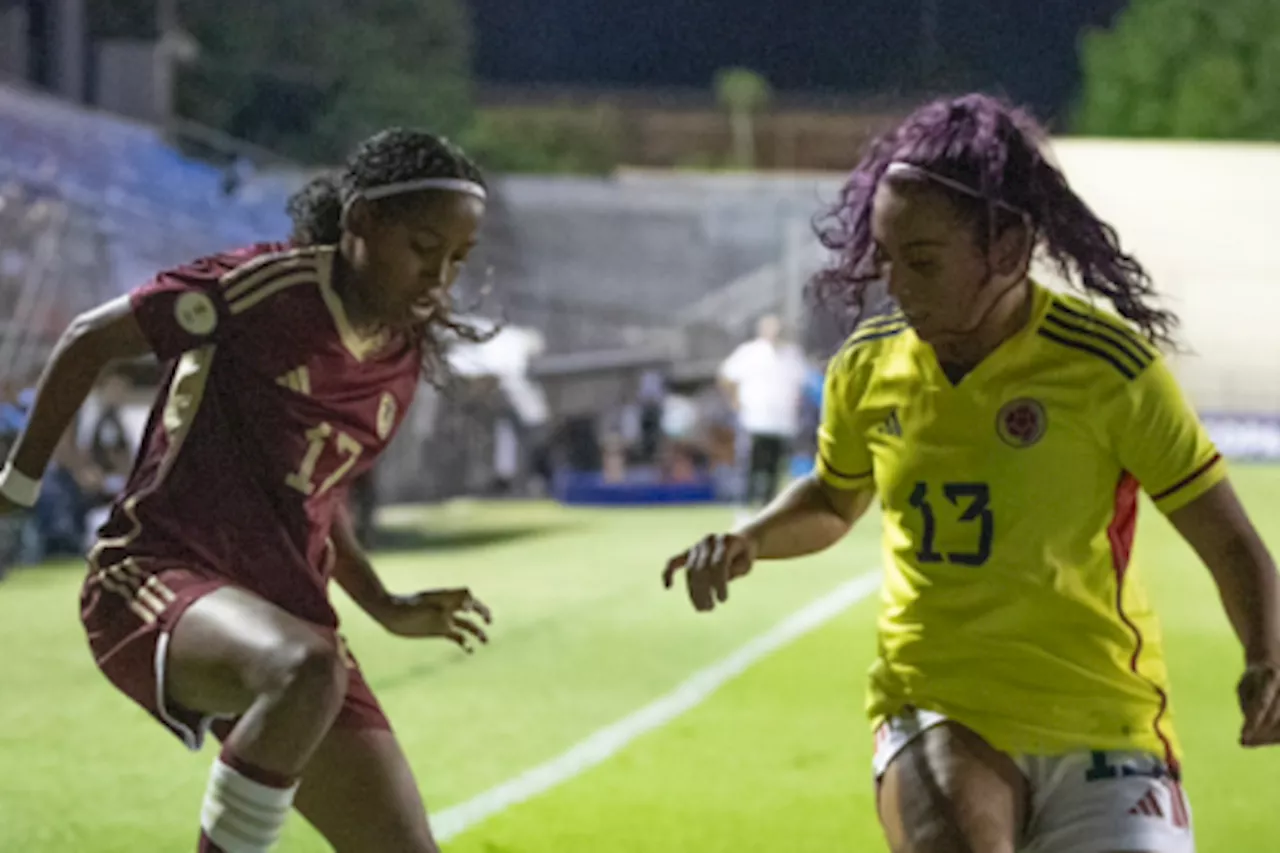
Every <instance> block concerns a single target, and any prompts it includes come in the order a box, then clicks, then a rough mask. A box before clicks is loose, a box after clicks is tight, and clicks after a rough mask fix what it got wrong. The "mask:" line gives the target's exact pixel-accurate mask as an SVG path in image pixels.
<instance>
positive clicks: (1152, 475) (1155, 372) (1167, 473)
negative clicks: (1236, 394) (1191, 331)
mask: <svg viewBox="0 0 1280 853" xmlns="http://www.w3.org/2000/svg"><path fill="white" fill-rule="evenodd" d="M1110 421H1111V432H1112V440H1113V442H1114V444H1115V448H1116V452H1117V455H1118V456H1119V459H1120V464H1121V465H1122V466H1123V467H1124V469H1125V470H1126V471H1128V472H1129V473H1131V474H1133V476H1135V477H1137V478H1138V482H1139V483H1141V484H1142V488H1143V490H1144V491H1145V492H1146V493H1147V494H1148V495H1150V496H1151V499H1152V500H1153V501H1154V502H1155V504H1156V506H1157V507H1159V509H1160V511H1161V512H1163V513H1166V514H1167V513H1170V512H1173V511H1174V510H1177V509H1181V508H1182V507H1184V506H1186V505H1187V504H1189V503H1191V502H1192V501H1193V500H1195V499H1196V498H1198V497H1200V496H1201V495H1203V494H1204V493H1205V492H1207V491H1209V489H1211V488H1213V487H1214V486H1216V485H1217V484H1218V483H1220V482H1222V480H1223V479H1225V478H1226V476H1227V470H1226V464H1225V463H1224V462H1223V460H1222V455H1221V454H1220V453H1218V449H1217V447H1215V446H1214V444H1213V442H1212V441H1211V440H1210V439H1209V434H1208V432H1206V430H1205V428H1204V426H1203V425H1202V424H1201V423H1200V419H1199V418H1198V417H1197V416H1196V413H1195V411H1194V410H1193V409H1192V408H1191V405H1190V403H1188V402H1187V399H1186V397H1185V396H1183V393H1182V389H1181V388H1180V387H1179V386H1178V382H1177V380H1176V379H1174V377H1173V372H1172V371H1171V370H1170V369H1169V366H1168V364H1167V363H1166V362H1165V360H1164V359H1163V358H1160V357H1157V358H1156V359H1155V361H1153V362H1152V363H1151V365H1150V366H1149V367H1148V368H1147V369H1146V370H1144V371H1143V372H1142V373H1141V374H1140V375H1139V376H1138V377H1137V378H1136V379H1134V380H1133V381H1132V382H1130V383H1128V385H1127V386H1126V387H1125V389H1124V390H1123V391H1121V392H1120V393H1119V395H1118V397H1117V400H1116V404H1115V409H1114V411H1113V416H1112V417H1111V419H1110Z"/></svg>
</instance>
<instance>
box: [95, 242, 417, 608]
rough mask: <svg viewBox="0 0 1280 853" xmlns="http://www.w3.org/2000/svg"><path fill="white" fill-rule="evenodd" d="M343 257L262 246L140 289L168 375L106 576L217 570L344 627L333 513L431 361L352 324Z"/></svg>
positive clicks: (104, 553) (110, 525)
mask: <svg viewBox="0 0 1280 853" xmlns="http://www.w3.org/2000/svg"><path fill="white" fill-rule="evenodd" d="M334 258H335V253H334V251H333V250H332V249H329V248H308V249H292V248H290V247H289V246H287V245H282V244H267V245H258V246H254V247H252V248H248V249H243V250H239V251H235V252H229V253H226V254H221V255H215V256H212V257H208V258H202V259H200V260H198V261H196V262H194V263H193V264H191V265H190V266H186V267H181V268H179V269H175V270H170V271H168V272H164V273H161V274H160V275H158V276H156V278H155V279H153V280H152V281H150V282H148V283H147V284H145V285H143V286H142V287H140V288H138V289H137V290H136V291H134V292H133V294H132V295H131V300H132V304H133V310H134V314H135V316H136V317H137V321H138V324H139V325H140V326H141V328H142V330H143V332H144V334H145V335H146V336H147V339H148V340H149V341H150V343H151V346H152V348H153V349H154V350H155V353H156V355H157V357H158V358H159V359H160V360H161V361H162V362H165V363H167V365H168V369H167V379H166V383H165V386H164V387H163V388H162V390H161V393H160V395H159V397H158V399H157V401H156V404H155V407H154V408H153V410H152V412H151V418H150V421H149V423H148V425H147V432H146V436H145V439H144V441H143V444H142V448H141V450H140V452H139V458H138V463H137V465H136V467H135V469H134V472H133V475H132V477H131V478H130V481H129V484H128V487H127V488H126V490H125V492H124V494H123V495H122V496H121V498H120V499H119V500H118V501H117V502H116V505H115V507H114V508H113V511H112V514H111V517H110V520H109V521H108V522H107V524H106V525H105V526H104V527H103V529H102V531H101V534H100V541H99V545H98V546H97V548H96V549H95V554H94V559H93V562H94V563H95V564H96V565H98V566H100V567H105V566H112V565H120V564H122V563H126V562H129V561H132V564H133V565H135V566H137V567H138V568H140V569H142V570H143V571H145V572H150V571H158V570H161V569H164V568H168V567H175V566H179V567H187V568H192V569H196V570H199V571H204V572H211V573H214V574H216V575H220V576H224V577H227V578H229V579H231V580H232V581H234V582H235V583H237V584H240V585H241V586H243V587H245V588H247V589H249V590H252V591H254V592H256V593H258V594H260V595H262V596H263V597H265V598H266V599H268V600H270V601H272V602H274V603H276V604H278V605H280V606H281V607H283V608H284V609H286V610H288V611H289V612H291V613H293V614H295V615H297V616H299V617H301V618H304V619H307V620H309V621H312V622H316V623H319V624H322V625H336V624H337V618H336V616H335V614H334V612H333V609H332V608H331V607H330V605H329V599H328V595H327V592H326V584H327V579H328V578H327V575H328V570H329V565H330V562H331V556H332V555H331V554H330V552H329V549H330V547H331V545H330V544H329V532H330V527H331V525H332V523H333V519H334V513H335V510H336V509H337V507H338V506H339V504H340V502H341V501H342V500H343V499H344V496H345V492H346V488H347V486H348V484H349V483H350V482H351V481H352V480H353V479H354V478H355V477H358V476H359V475H361V474H363V473H364V472H365V471H367V470H368V469H369V468H370V467H371V466H372V465H373V463H374V460H375V459H376V458H377V456H378V454H379V453H380V452H381V451H382V450H383V449H384V448H385V447H386V446H387V443H388V442H389V441H390V440H391V437H392V435H393V434H394V432H395V430H396V428H397V427H398V426H399V424H400V422H401V420H402V418H403V416H404V413H405V412H406V411H407V410H408V407H409V405H410V403H411V402H412V400H413V396H414V392H415V389H416V387H417V384H418V379H419V373H420V368H419V365H420V352H419V350H418V347H417V345H416V344H415V343H414V342H413V341H411V340H409V339H407V338H403V337H392V336H388V335H384V336H382V337H381V338H369V337H362V336H361V335H360V334H359V333H357V332H356V330H355V329H353V328H352V326H351V324H350V322H349V321H348V320H347V317H346V314H345V312H344V311H343V308H342V303H341V302H340V300H339V299H338V297H337V295H336V294H335V292H334V289H333V281H332V271H333V265H334Z"/></svg>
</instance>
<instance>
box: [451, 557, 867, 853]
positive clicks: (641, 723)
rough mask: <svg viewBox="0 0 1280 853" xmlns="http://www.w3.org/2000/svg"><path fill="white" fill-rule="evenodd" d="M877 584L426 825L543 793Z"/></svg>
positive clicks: (460, 820) (856, 583)
mask: <svg viewBox="0 0 1280 853" xmlns="http://www.w3.org/2000/svg"><path fill="white" fill-rule="evenodd" d="M879 588H880V573H879V572H872V573H869V574H865V575H860V576H859V577H856V578H854V579H853V580H851V581H848V582H846V583H844V584H842V585H840V586H839V587H837V588H836V589H834V590H833V591H831V592H829V593H827V594H826V595H824V596H823V597H822V598H819V599H818V600H817V601H814V602H813V603H812V604H809V605H808V606H806V607H804V608H803V609H801V610H799V611H797V612H796V613H793V614H792V615H791V616H789V617H787V618H786V619H784V620H783V621H782V622H780V623H779V624H778V625H776V626H775V627H774V628H772V629H771V630H769V631H768V632H766V633H764V634H762V635H760V636H759V637H756V638H755V639H754V640H752V641H751V642H749V643H747V644H746V645H745V646H743V647H742V648H740V649H738V650H737V651H736V652H734V653H733V654H731V655H729V656H728V657H727V658H725V659H723V660H721V661H719V662H717V663H714V664H712V665H711V666H708V667H707V668H705V669H702V670H699V671H698V672H695V673H694V674H693V675H692V676H690V677H689V679H688V680H686V681H685V682H684V683H683V684H681V685H679V686H678V687H676V689H675V690H672V691H671V692H670V693H668V694H667V695H665V696H663V697H661V698H659V699H657V700H655V701H653V702H651V703H650V704H648V705H646V706H645V707H643V708H641V709H640V710H638V711H636V712H634V713H632V714H630V715H628V716H626V717H624V718H623V719H621V720H619V721H618V722H616V723H613V724H612V725H608V726H605V727H604V728H602V729H599V730H597V731H596V732H595V733H593V734H591V735H590V736H588V737H587V739H586V740H583V741H580V742H578V743H577V744H575V745H574V746H572V747H570V748H569V750H568V751H567V752H564V753H561V754H560V755H559V756H557V757H555V758H553V759H551V760H550V761H547V762H545V763H543V764H539V765H538V766H537V767H533V768H530V769H529V770H526V771H524V772H523V773H521V774H520V775H519V776H516V777H514V778H512V779H508V780H507V781H506V782H503V783H502V784H500V785H497V786H495V787H493V788H490V789H489V790H487V791H485V792H483V793H481V794H477V795H476V796H474V797H472V798H471V799H469V800H467V801H465V802H462V803H459V804H458V805H456V806H451V807H449V808H447V809H445V810H444V811H442V812H440V813H439V814H437V815H435V816H434V817H433V818H432V820H431V824H432V827H433V828H434V830H435V835H436V837H437V838H438V839H439V840H440V841H448V840H450V839H451V838H454V837H456V836H457V835H460V834H461V833H463V832H466V831H467V830H468V829H471V828H472V827H473V826H475V825H476V824H478V823H481V822H483V821H485V820H487V819H488V818H490V817H493V816H494V815H496V814H498V813H500V812H503V811H505V810H507V809H509V808H511V807H512V806H515V805H518V804H520V803H523V802H525V801H526V800H530V799H532V798H534V797H536V796H538V795H540V794H544V793H546V792H547V791H549V790H551V789H552V788H554V787H556V786H557V785H560V784H561V783H564V782H568V781H569V780H570V779H572V778H574V777H575V776H578V775H581V774H582V773H585V772H586V771H587V770H590V769H591V768H592V767H595V766H596V765H597V764H601V763H603V762H604V761H607V760H608V759H609V758H611V757H613V756H614V755H616V754H617V753H618V752H620V751H622V749H623V748H624V747H626V746H627V745H628V744H630V743H631V742H632V741H634V740H635V739H636V738H639V737H641V736H642V735H645V734H648V733H649V732H651V731H654V730H655V729H659V728H661V727H662V726H664V725H666V724H667V723H669V722H671V721H672V720H674V719H675V718H676V717H679V716H680V715H681V714H683V713H685V712H686V711H690V710H692V709H694V708H696V707H697V706H698V705H701V704H702V703H703V702H705V701H706V700H707V699H708V698H709V697H710V696H711V694H713V693H715V692H716V691H717V690H718V689H720V688H721V687H722V686H724V684H725V683H726V682H728V681H731V680H732V679H734V678H735V677H737V676H739V675H741V674H742V673H743V672H745V671H746V670H747V669H748V668H749V667H751V666H752V665H753V664H755V663H757V662H758V661H760V660H761V659H762V658H765V657H767V656H768V655H770V654H772V653H773V652H776V651H777V650H778V649H781V648H782V647H783V646H785V645H787V644H788V643H791V642H794V641H795V640H798V639H799V638H800V637H802V636H804V635H805V634H808V633H809V632H810V631H813V630H814V629H816V628H819V627H821V626H822V625H824V624H826V623H827V622H829V621H830V620H831V619H833V618H835V617H836V616H838V615H840V614H841V613H843V612H844V611H845V610H848V609H849V608H850V607H852V606H853V605H855V604H857V603H858V602H860V601H862V600H863V599H865V598H868V597H869V596H871V595H872V594H873V593H874V592H876V590H878V589H879Z"/></svg>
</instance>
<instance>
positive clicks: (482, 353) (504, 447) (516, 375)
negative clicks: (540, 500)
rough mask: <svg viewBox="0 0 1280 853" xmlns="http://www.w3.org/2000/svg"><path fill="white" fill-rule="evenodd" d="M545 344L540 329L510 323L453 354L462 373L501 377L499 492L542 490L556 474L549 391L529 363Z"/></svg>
mask: <svg viewBox="0 0 1280 853" xmlns="http://www.w3.org/2000/svg"><path fill="white" fill-rule="evenodd" d="M545 348H546V343H545V341H544V340H543V337H542V334H541V333H540V332H538V331H537V330H536V329H529V328H522V327H519V326H506V327H504V328H503V329H502V330H501V331H499V332H498V334H497V335H495V336H494V337H493V338H491V339H489V340H488V341H484V342H482V343H466V344H459V345H457V346H455V347H454V348H453V349H452V350H451V351H450V353H449V364H450V366H451V367H452V368H453V370H454V371H455V372H456V373H457V374H458V375H460V376H463V377H473V378H474V377H492V378H494V379H496V380H497V384H498V389H499V391H500V392H501V394H502V400H503V403H504V405H503V408H502V410H501V411H500V413H499V415H498V417H497V419H496V421H495V423H494V436H493V443H494V458H493V467H494V474H495V481H496V482H495V490H497V491H498V492H500V493H515V494H522V495H527V494H530V493H534V492H539V491H542V490H544V489H545V488H546V487H547V486H548V484H549V481H550V478H551V470H550V458H549V454H548V444H547V441H548V421H549V410H548V407H547V399H546V394H545V393H544V392H543V389H542V386H541V384H539V383H538V382H537V380H535V379H534V378H533V377H532V376H531V375H530V364H531V363H532V361H533V359H534V358H536V357H537V356H539V355H541V354H542V352H543V351H544V350H545Z"/></svg>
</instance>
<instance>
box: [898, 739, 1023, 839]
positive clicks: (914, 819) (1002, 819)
mask: <svg viewBox="0 0 1280 853" xmlns="http://www.w3.org/2000/svg"><path fill="white" fill-rule="evenodd" d="M1027 793H1028V792H1027V783H1026V780H1025V779H1024V778H1023V776H1022V773H1021V772H1020V771H1019V770H1018V767H1017V765H1015V764H1014V762H1013V760H1012V759H1011V758H1009V757H1008V756H1007V755H1005V754H1003V753H1001V752H999V751H997V750H996V749H994V748H992V747H991V746H990V745H989V744H987V743H986V742H985V741H984V740H982V738H980V737H979V736H978V735H976V734H974V733H973V732H972V731H970V730H968V729H966V728H964V727H963V726H960V725H957V724H955V723H944V724H942V725H938V726H935V727H933V728H931V729H929V730H928V731H926V732H924V733H923V734H921V735H920V736H918V737H916V738H915V739H914V740H912V741H911V742H910V743H909V744H907V745H906V746H905V747H904V748H903V750H902V751H901V752H899V753H898V754H897V755H896V756H895V757H894V759H893V761H892V762H891V763H890V764H889V766H888V768H887V769H886V770H885V773H884V775H883V776H882V777H881V780H880V821H881V823H882V824H883V826H884V830H885V835H886V837H887V838H888V841H889V844H890V847H891V848H892V849H893V851H894V853H1014V851H1015V850H1016V849H1017V847H1018V841H1019V838H1020V837H1021V834H1022V827H1023V825H1024V823H1025V819H1026V804H1027Z"/></svg>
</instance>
